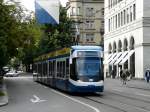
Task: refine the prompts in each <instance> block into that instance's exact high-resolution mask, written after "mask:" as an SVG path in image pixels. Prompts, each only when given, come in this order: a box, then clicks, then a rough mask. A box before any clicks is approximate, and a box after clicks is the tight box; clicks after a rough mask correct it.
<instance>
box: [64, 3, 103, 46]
mask: <svg viewBox="0 0 150 112" xmlns="http://www.w3.org/2000/svg"><path fill="white" fill-rule="evenodd" d="M66 9H67V14H68V17H69V18H71V19H72V20H73V21H74V23H73V25H72V35H73V37H74V39H75V41H77V42H78V44H80V45H100V44H103V32H104V0H69V2H68V3H67V5H66Z"/></svg>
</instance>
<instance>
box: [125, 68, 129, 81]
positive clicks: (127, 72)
mask: <svg viewBox="0 0 150 112" xmlns="http://www.w3.org/2000/svg"><path fill="white" fill-rule="evenodd" d="M125 72H126V77H127V80H128V81H129V80H130V72H129V70H128V69H126V70H125Z"/></svg>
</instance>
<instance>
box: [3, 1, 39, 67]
mask: <svg viewBox="0 0 150 112" xmlns="http://www.w3.org/2000/svg"><path fill="white" fill-rule="evenodd" d="M0 12H1V13H0V69H1V68H2V67H3V66H4V65H6V64H7V63H8V61H9V60H10V59H11V58H14V57H17V58H19V59H21V60H23V62H24V63H30V62H29V60H32V58H33V56H34V53H35V52H34V51H35V49H36V48H37V47H38V43H39V40H40V38H41V35H42V31H41V29H40V27H39V25H38V24H37V23H36V22H35V20H34V19H31V16H32V14H25V12H24V9H23V8H22V7H21V6H20V5H18V4H15V3H11V4H5V3H4V2H3V0H0ZM29 57H30V58H29Z"/></svg>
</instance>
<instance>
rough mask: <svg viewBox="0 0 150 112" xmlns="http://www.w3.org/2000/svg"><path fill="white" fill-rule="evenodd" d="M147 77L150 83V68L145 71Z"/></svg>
mask: <svg viewBox="0 0 150 112" xmlns="http://www.w3.org/2000/svg"><path fill="white" fill-rule="evenodd" d="M145 79H146V82H147V83H149V80H150V69H147V70H146V72H145Z"/></svg>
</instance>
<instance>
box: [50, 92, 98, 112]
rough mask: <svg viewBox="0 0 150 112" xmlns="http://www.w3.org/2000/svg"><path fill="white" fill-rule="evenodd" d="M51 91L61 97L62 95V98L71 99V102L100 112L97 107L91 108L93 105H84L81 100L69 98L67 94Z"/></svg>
mask: <svg viewBox="0 0 150 112" xmlns="http://www.w3.org/2000/svg"><path fill="white" fill-rule="evenodd" d="M51 91H52V92H54V93H57V94H59V95H61V96H64V97H66V98H68V99H70V100H72V101H74V102H76V103H80V104H82V105H84V106H86V107H89V108H91V109H92V110H94V111H95V112H100V110H99V109H97V108H96V107H93V106H91V105H89V104H87V103H84V102H81V101H80V100H77V99H74V98H71V97H69V96H67V95H65V94H63V93H60V92H58V91H55V90H53V89H51Z"/></svg>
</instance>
